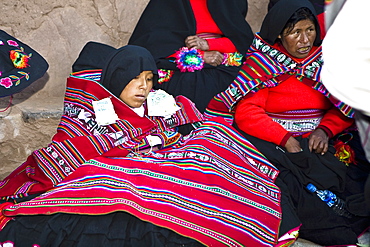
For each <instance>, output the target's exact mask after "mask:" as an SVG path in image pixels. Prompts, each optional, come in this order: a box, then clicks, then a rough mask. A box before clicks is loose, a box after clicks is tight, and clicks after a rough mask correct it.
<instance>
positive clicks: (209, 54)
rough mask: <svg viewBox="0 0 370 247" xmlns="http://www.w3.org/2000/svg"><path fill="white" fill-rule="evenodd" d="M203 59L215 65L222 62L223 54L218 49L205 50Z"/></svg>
mask: <svg viewBox="0 0 370 247" xmlns="http://www.w3.org/2000/svg"><path fill="white" fill-rule="evenodd" d="M203 59H204V62H205V63H208V64H210V65H212V66H217V65H220V64H222V61H223V60H224V55H223V54H222V53H221V52H219V51H205V52H204V55H203Z"/></svg>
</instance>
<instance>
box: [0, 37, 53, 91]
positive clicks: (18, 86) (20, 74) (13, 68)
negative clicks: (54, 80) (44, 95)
mask: <svg viewBox="0 0 370 247" xmlns="http://www.w3.org/2000/svg"><path fill="white" fill-rule="evenodd" d="M48 68H49V64H48V63H47V62H46V60H45V59H44V58H43V57H42V56H41V55H40V54H39V53H37V52H36V51H35V50H33V49H32V48H31V47H29V46H28V45H26V44H24V43H22V42H21V41H19V40H17V39H15V38H14V37H12V36H10V35H9V34H7V33H6V32H4V31H3V30H0V97H5V96H9V95H12V94H15V93H18V92H20V91H21V90H23V89H25V88H26V87H28V86H29V85H31V83H33V82H34V81H36V80H37V79H39V78H41V77H42V76H43V75H44V74H45V72H46V71H47V69H48Z"/></svg>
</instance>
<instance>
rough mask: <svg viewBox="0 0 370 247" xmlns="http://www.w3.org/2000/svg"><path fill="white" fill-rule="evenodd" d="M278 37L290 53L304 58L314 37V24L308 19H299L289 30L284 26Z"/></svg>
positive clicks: (310, 47)
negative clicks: (281, 33)
mask: <svg viewBox="0 0 370 247" xmlns="http://www.w3.org/2000/svg"><path fill="white" fill-rule="evenodd" d="M279 38H280V40H281V43H282V44H283V46H284V48H285V49H286V50H287V51H288V52H289V54H290V55H292V56H293V57H296V58H305V57H307V56H308V54H309V53H310V51H311V49H312V46H313V43H314V41H315V39H316V29H315V24H314V22H313V21H311V20H309V19H305V20H302V21H299V22H297V23H296V24H295V25H294V28H293V29H292V30H291V31H290V32H289V30H288V28H286V29H285V30H284V31H283V35H279Z"/></svg>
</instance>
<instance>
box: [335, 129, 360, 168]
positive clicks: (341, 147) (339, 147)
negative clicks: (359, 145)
mask: <svg viewBox="0 0 370 247" xmlns="http://www.w3.org/2000/svg"><path fill="white" fill-rule="evenodd" d="M348 134H350V133H348ZM350 135H351V134H350ZM341 136H342V135H341ZM341 136H339V138H340V137H341ZM339 138H338V139H337V140H336V141H335V142H334V148H335V150H336V152H335V157H337V158H338V159H339V160H340V161H342V162H343V163H345V164H346V165H347V166H348V165H349V164H354V165H356V160H355V152H354V151H353V149H352V148H351V147H350V145H348V144H347V142H348V141H349V140H351V139H352V135H351V138H350V139H349V140H348V141H346V142H343V141H342V140H340V139H339Z"/></svg>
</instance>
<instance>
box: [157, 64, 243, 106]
mask: <svg viewBox="0 0 370 247" xmlns="http://www.w3.org/2000/svg"><path fill="white" fill-rule="evenodd" d="M239 69H240V67H235V66H224V65H220V66H217V67H213V66H210V65H207V66H205V67H204V68H203V69H202V70H198V71H194V72H184V73H182V72H180V71H179V70H176V71H175V70H174V74H173V76H172V78H171V79H170V80H169V81H167V82H163V83H162V84H157V85H156V86H155V88H156V89H163V90H165V91H166V92H167V93H169V94H171V95H173V96H177V95H183V96H186V97H187V98H189V99H190V100H192V101H193V102H194V103H195V105H196V106H197V108H198V110H199V111H201V112H204V110H205V109H206V107H207V105H208V103H209V101H210V100H211V99H212V98H213V96H215V95H216V94H218V93H220V92H222V91H224V90H226V89H227V87H228V86H229V85H230V83H231V82H232V81H233V80H234V79H235V77H236V76H237V74H238V72H239Z"/></svg>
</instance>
